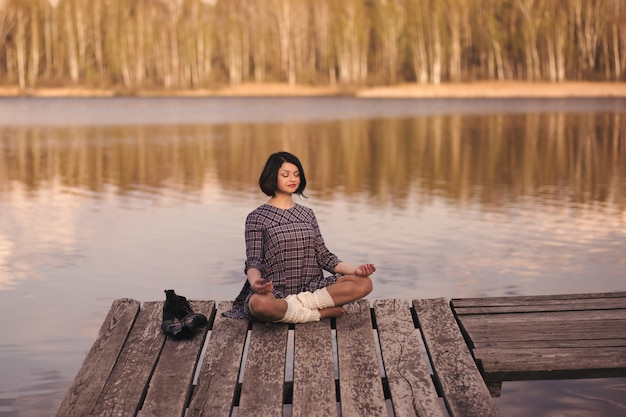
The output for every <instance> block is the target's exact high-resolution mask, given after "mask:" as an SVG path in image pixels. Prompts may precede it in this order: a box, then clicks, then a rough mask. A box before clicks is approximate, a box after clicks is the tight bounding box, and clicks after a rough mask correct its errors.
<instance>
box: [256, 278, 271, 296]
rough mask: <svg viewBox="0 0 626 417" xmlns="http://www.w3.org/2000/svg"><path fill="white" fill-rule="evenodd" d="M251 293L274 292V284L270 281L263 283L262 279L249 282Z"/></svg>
mask: <svg viewBox="0 0 626 417" xmlns="http://www.w3.org/2000/svg"><path fill="white" fill-rule="evenodd" d="M250 287H252V291H254V292H255V293H257V294H267V293H270V292H272V291H274V284H273V283H272V281H268V282H265V280H264V279H263V278H257V279H255V280H253V281H251V282H250Z"/></svg>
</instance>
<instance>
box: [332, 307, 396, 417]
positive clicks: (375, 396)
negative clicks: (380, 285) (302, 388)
mask: <svg viewBox="0 0 626 417" xmlns="http://www.w3.org/2000/svg"><path fill="white" fill-rule="evenodd" d="M344 309H345V310H346V313H345V314H344V315H343V316H341V317H339V318H337V349H338V359H339V390H340V399H341V415H342V416H343V417H361V416H368V417H375V416H385V417H386V416H387V409H386V404H385V396H384V393H383V388H382V377H381V374H380V366H379V361H378V356H377V355H376V345H375V342H374V335H373V328H372V318H371V315H370V307H369V302H368V301H367V300H363V299H362V300H359V301H355V302H353V303H350V304H347V305H345V306H344Z"/></svg>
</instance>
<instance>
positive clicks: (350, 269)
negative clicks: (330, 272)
mask: <svg viewBox="0 0 626 417" xmlns="http://www.w3.org/2000/svg"><path fill="white" fill-rule="evenodd" d="M334 272H335V273H339V274H342V275H357V276H360V277H368V276H370V275H372V274H373V273H374V272H376V267H375V266H374V264H363V265H359V266H352V265H350V264H348V263H346V262H339V264H337V266H336V267H335V271H334Z"/></svg>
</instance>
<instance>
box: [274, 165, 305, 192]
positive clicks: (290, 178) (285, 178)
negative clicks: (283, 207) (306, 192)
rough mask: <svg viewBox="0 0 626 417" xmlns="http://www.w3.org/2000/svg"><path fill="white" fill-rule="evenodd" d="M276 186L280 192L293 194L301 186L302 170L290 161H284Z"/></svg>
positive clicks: (279, 170)
mask: <svg viewBox="0 0 626 417" xmlns="http://www.w3.org/2000/svg"><path fill="white" fill-rule="evenodd" d="M276 187H277V188H278V193H282V194H289V195H291V194H293V193H295V192H296V190H297V189H298V187H300V171H298V167H297V166H295V165H294V164H292V163H290V162H283V164H282V165H281V166H280V168H279V169H278V179H277V184H276Z"/></svg>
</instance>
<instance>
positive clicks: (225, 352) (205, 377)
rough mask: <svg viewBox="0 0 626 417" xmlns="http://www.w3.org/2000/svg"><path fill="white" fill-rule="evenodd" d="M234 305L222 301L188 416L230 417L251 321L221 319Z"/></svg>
mask: <svg viewBox="0 0 626 417" xmlns="http://www.w3.org/2000/svg"><path fill="white" fill-rule="evenodd" d="M231 306H232V302H221V303H220V304H219V308H218V309H217V314H216V316H215V322H214V323H213V330H212V331H211V335H210V337H209V340H208V342H207V343H208V344H207V349H206V352H205V354H204V359H203V361H202V367H201V369H200V373H199V375H198V383H197V385H196V388H195V390H194V392H193V395H192V397H191V402H190V404H189V409H188V410H187V417H201V416H215V417H228V416H230V414H231V410H232V407H233V397H234V395H235V388H236V385H237V377H238V376H239V368H240V366H241V360H242V357H243V350H244V345H245V342H246V336H247V334H248V321H247V320H237V319H231V318H227V317H224V316H222V313H223V312H224V311H226V310H229V309H230V308H231Z"/></svg>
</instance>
